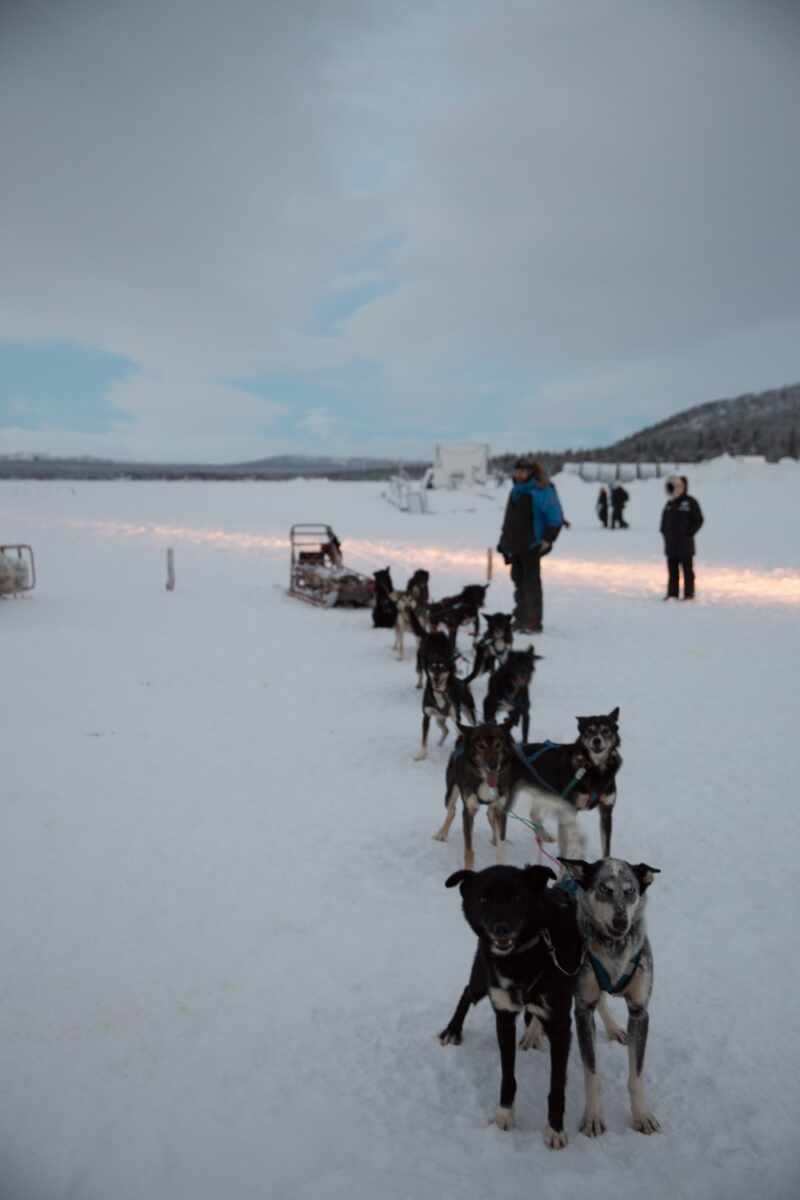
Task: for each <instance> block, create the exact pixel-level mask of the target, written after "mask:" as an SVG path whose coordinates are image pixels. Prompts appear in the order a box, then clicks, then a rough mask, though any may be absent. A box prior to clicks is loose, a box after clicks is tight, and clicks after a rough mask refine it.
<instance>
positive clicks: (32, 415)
mask: <svg viewBox="0 0 800 1200" xmlns="http://www.w3.org/2000/svg"><path fill="white" fill-rule="evenodd" d="M135 370H136V368H135V366H134V364H133V363H131V362H129V361H128V360H127V359H125V358H121V357H119V356H118V355H115V354H108V353H106V352H105V351H103V350H96V349H92V348H89V347H85V346H76V345H72V344H70V343H64V342H46V343H28V342H0V426H2V427H6V428H16V429H57V430H63V431H68V432H74V433H107V432H109V431H110V430H112V429H114V428H115V427H116V426H118V425H120V424H122V423H125V422H128V421H130V420H132V418H131V417H130V415H129V414H127V413H125V412H122V411H121V410H120V409H117V408H114V407H113V405H112V403H111V400H110V399H109V397H108V389H109V388H110V386H111V384H112V383H114V382H115V381H116V380H119V379H124V378H125V377H126V376H128V375H131V374H132V373H133V372H134V371H135Z"/></svg>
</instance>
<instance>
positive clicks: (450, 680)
mask: <svg viewBox="0 0 800 1200" xmlns="http://www.w3.org/2000/svg"><path fill="white" fill-rule="evenodd" d="M412 616H413V613H412ZM419 656H421V658H422V663H423V667H424V672H425V690H424V691H423V693H422V745H421V746H420V749H419V751H418V753H417V754H415V755H414V757H415V759H416V760H417V761H418V762H419V761H420V760H422V759H423V758H426V757H427V754H428V731H429V729H430V725H431V719H434V720H435V721H436V723H437V725H438V726H439V728H440V730H441V732H442V736H441V738H440V739H439V745H440V746H441V745H442V743H443V742H444V740H445V738H446V737H447V733H448V726H447V722H448V721H452V722H453V724H454V725H456V726H458V727H460V725H461V721H462V719H463V717H464V715H466V716H467V717H469V719H470V721H471V722H472V724H473V725H475V724H476V723H477V719H478V718H477V714H476V712H475V702H474V700H473V699H472V692H471V691H470V689H469V684H468V683H467V681H466V680H465V679H459V677H458V675H457V674H456V666H455V659H454V657H453V653H452V649H451V646H450V639H449V638H448V636H447V634H446V633H438V632H437V633H423V635H422V637H421V638H420V650H419ZM418 661H419V660H418ZM419 669H420V668H419V666H418V670H419Z"/></svg>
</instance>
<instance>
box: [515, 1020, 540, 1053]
mask: <svg viewBox="0 0 800 1200" xmlns="http://www.w3.org/2000/svg"><path fill="white" fill-rule="evenodd" d="M519 1048H520V1050H544V1029H543V1027H542V1022H541V1021H540V1020H539V1018H538V1017H534V1018H533V1019H532V1021H531V1023H530V1025H528V1027H527V1028H526V1030H525V1032H524V1033H523V1035H522V1037H521V1038H520V1039H519Z"/></svg>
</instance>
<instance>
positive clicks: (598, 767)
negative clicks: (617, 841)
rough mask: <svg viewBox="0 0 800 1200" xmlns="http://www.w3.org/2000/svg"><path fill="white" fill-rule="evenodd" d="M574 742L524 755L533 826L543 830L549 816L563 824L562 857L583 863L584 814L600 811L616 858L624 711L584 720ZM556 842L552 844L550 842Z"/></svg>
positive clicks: (530, 747) (517, 784) (606, 850)
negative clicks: (614, 812) (614, 845)
mask: <svg viewBox="0 0 800 1200" xmlns="http://www.w3.org/2000/svg"><path fill="white" fill-rule="evenodd" d="M577 721H578V736H577V738H576V739H575V741H574V742H568V743H557V742H526V743H525V745H523V746H522V747H521V748H520V750H519V752H518V760H517V761H518V763H519V766H520V770H519V773H518V775H517V777H516V779H515V781H514V801H516V798H517V795H518V793H519V792H520V791H521V790H522V791H526V792H528V793H529V794H530V795H531V820H533V821H535V822H536V823H537V824H541V823H542V822H543V821H544V818H545V816H546V815H547V814H553V815H555V817H556V819H557V821H558V847H559V854H567V855H575V856H576V857H582V856H583V854H584V853H585V838H584V835H583V833H582V832H581V830H580V829H579V827H578V813H579V812H582V811H583V810H584V809H586V810H590V809H594V808H597V809H599V812H600V840H601V844H602V851H603V855H604V857H608V855H609V854H610V853H611V826H612V819H611V814H612V810H613V808H614V805H615V803H616V800H617V784H616V779H617V772H618V771H619V769H620V767H621V766H622V758H621V756H620V752H619V747H620V736H619V708H615V709H613V710H612V711H611V712H610V713H607V714H606V715H605V716H596V717H578V718H577ZM548 840H552V838H550V839H548Z"/></svg>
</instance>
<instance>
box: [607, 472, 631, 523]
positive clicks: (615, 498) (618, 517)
mask: <svg viewBox="0 0 800 1200" xmlns="http://www.w3.org/2000/svg"><path fill="white" fill-rule="evenodd" d="M629 499H630V496H629V495H628V493H627V491H626V490H625V488H624V487H623V486H622V484H621V483H615V484H614V486H613V487H612V489H611V528H612V529H616V528H617V526H618V525H619V527H620V529H627V528H628V522H627V521H626V520H625V505H626V504H627V503H628V501H629Z"/></svg>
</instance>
